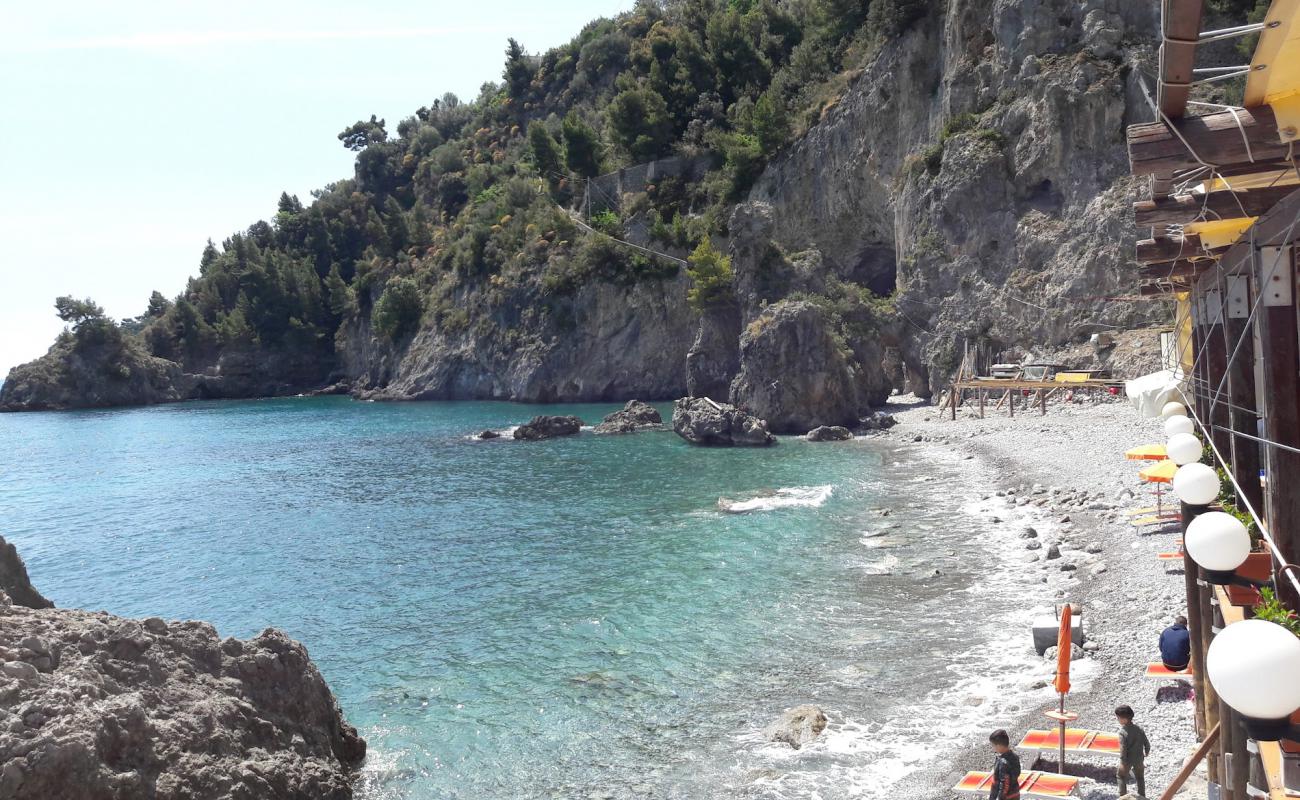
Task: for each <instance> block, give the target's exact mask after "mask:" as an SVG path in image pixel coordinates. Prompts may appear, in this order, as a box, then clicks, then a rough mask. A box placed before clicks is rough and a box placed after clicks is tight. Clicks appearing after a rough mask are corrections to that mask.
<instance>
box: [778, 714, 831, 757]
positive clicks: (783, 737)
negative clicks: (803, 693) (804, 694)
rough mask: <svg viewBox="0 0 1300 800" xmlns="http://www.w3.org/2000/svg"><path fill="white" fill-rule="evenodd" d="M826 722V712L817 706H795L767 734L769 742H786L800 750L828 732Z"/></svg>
mask: <svg viewBox="0 0 1300 800" xmlns="http://www.w3.org/2000/svg"><path fill="white" fill-rule="evenodd" d="M826 721H827V720H826V712H825V711H822V710H821V709H820V708H818V707H817V706H811V705H803V706H795V707H794V708H788V709H786V710H785V713H783V714H782V715H781V718H780V719H778V720H777V721H776V722H774V723H772V724H771V725H770V726H768V728H767V731H766V732H765V733H766V735H767V738H768V740H769V741H773V742H785V743H786V744H788V745H790V746H791V747H793V748H794V749H796V750H798V749H799V748H801V747H803V746H804V745H806V744H808V743H809V742H811V741H812V740H813V739H816V738H817V737H818V736H820V735H821V732H822V731H824V730H826Z"/></svg>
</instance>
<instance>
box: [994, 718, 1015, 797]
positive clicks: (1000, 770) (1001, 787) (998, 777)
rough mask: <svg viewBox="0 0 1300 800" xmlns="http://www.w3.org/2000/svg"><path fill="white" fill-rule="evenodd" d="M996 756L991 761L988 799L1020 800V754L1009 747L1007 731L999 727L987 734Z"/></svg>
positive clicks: (1009, 741) (1009, 740)
mask: <svg viewBox="0 0 1300 800" xmlns="http://www.w3.org/2000/svg"><path fill="white" fill-rule="evenodd" d="M989 743H990V744H992V745H993V752H994V753H996V754H997V757H996V758H995V759H994V761H993V786H992V787H990V788H989V800H1020V756H1018V755H1016V751H1014V750H1012V749H1011V739H1010V737H1008V736H1007V732H1006V731H1004V730H1002V729H1001V728H999V729H998V730H996V731H993V733H990V734H989Z"/></svg>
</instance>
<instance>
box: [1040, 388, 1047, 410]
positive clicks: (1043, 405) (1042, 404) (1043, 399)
mask: <svg viewBox="0 0 1300 800" xmlns="http://www.w3.org/2000/svg"><path fill="white" fill-rule="evenodd" d="M1038 410H1039V412H1040V414H1041V415H1042V416H1047V392H1044V391H1043V390H1042V389H1039V390H1038Z"/></svg>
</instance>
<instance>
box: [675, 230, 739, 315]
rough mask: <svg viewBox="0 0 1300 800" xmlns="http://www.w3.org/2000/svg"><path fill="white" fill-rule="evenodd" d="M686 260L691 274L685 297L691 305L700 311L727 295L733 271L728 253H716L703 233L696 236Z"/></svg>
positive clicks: (729, 290)
mask: <svg viewBox="0 0 1300 800" xmlns="http://www.w3.org/2000/svg"><path fill="white" fill-rule="evenodd" d="M688 261H689V262H690V266H689V267H687V268H686V274H688V275H690V276H691V288H690V290H689V291H688V292H687V295H686V299H687V301H688V302H689V303H690V305H691V308H694V309H695V310H696V311H704V310H706V309H708V308H712V307H714V306H717V305H720V304H722V303H724V302H726V301H727V300H730V299H731V286H732V282H733V280H734V274H733V273H732V271H731V258H730V257H728V256H724V255H723V254H722V253H719V252H718V250H717V248H715V247H714V246H713V242H711V241H709V239H708V238H707V237H706V238H704V239H701V240H700V243H699V245H697V246H696V248H695V251H694V252H693V253H691V257H690V258H689V259H688Z"/></svg>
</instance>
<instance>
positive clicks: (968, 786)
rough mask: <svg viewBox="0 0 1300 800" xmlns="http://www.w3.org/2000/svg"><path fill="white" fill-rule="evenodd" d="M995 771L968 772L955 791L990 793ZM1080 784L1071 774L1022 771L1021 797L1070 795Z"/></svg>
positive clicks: (955, 787)
mask: <svg viewBox="0 0 1300 800" xmlns="http://www.w3.org/2000/svg"><path fill="white" fill-rule="evenodd" d="M992 781H993V773H991V772H967V773H966V777H964V778H962V779H961V782H960V783H958V784H957V785H956V786H954V787H952V788H953V791H955V792H971V793H980V794H988V793H989V787H990V786H991V785H992ZM1078 785H1079V779H1078V778H1073V777H1071V776H1069V775H1057V774H1056V773H1054V772H1022V773H1020V796H1021V797H1070V796H1071V795H1073V794H1074V789H1075V787H1077V786H1078Z"/></svg>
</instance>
